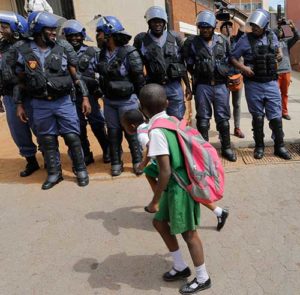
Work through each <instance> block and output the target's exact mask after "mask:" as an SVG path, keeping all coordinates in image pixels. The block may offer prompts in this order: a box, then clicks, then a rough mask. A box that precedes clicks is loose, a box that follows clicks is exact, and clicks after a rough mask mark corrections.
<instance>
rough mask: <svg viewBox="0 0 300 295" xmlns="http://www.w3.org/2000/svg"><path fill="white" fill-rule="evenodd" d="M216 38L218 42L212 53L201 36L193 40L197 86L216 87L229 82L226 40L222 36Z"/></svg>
mask: <svg viewBox="0 0 300 295" xmlns="http://www.w3.org/2000/svg"><path fill="white" fill-rule="evenodd" d="M215 36H216V37H217V38H218V40H217V42H216V44H215V46H214V47H213V49H212V53H210V52H209V50H208V49H207V47H206V46H205V44H204V41H203V40H202V39H201V37H200V36H196V37H195V38H194V40H193V45H194V47H195V53H194V54H195V67H194V75H193V76H194V77H193V78H194V79H195V83H197V84H198V83H200V84H209V85H215V84H223V83H226V82H227V76H228V72H229V67H228V62H227V61H226V52H227V49H226V40H225V39H224V38H223V37H222V36H220V35H215Z"/></svg>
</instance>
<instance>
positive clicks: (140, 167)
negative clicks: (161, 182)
mask: <svg viewBox="0 0 300 295" xmlns="http://www.w3.org/2000/svg"><path fill="white" fill-rule="evenodd" d="M145 164H146V163H145V162H144V161H143V162H141V163H140V165H139V167H138V168H139V169H140V170H144V168H145V167H146V165H147V164H146V165H145Z"/></svg>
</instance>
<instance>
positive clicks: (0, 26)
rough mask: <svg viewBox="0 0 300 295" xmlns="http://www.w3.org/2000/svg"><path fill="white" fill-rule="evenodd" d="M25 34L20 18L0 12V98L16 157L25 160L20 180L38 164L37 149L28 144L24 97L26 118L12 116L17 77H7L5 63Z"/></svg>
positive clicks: (8, 71)
mask: <svg viewBox="0 0 300 295" xmlns="http://www.w3.org/2000/svg"><path fill="white" fill-rule="evenodd" d="M27 33H28V25H27V21H26V19H25V18H24V17H22V16H21V15H18V14H16V13H14V12H10V11H0V34H1V36H2V40H1V44H0V60H1V70H0V76H1V77H0V79H1V83H0V84H1V85H0V87H1V89H0V92H1V93H0V95H3V102H4V105H5V109H6V118H7V123H8V127H9V130H10V133H11V136H12V138H13V140H14V142H15V144H16V145H17V147H18V149H19V152H20V155H21V156H22V157H25V158H26V161H27V165H26V168H25V170H24V171H21V172H20V176H21V177H26V176H29V175H31V174H32V173H33V172H35V171H36V170H38V169H39V164H38V162H37V160H36V157H35V155H36V152H37V147H36V145H35V144H34V143H33V141H32V133H31V130H34V128H33V124H32V109H31V106H30V102H29V99H27V98H24V100H23V102H24V107H25V108H26V113H27V116H28V118H27V119H26V122H21V121H20V120H19V119H18V118H17V116H16V104H15V103H14V101H13V98H12V96H13V89H14V86H15V85H16V84H17V77H16V76H15V75H11V72H12V67H11V66H12V65H11V64H10V63H8V61H7V56H8V52H9V49H10V48H11V47H12V46H13V44H14V43H16V42H17V41H19V40H21V39H24V38H25V37H26V34H27ZM34 131H35V130H34Z"/></svg>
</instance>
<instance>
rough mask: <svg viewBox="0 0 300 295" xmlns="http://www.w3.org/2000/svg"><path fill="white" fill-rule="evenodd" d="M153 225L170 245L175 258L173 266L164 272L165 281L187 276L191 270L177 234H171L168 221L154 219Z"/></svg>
mask: <svg viewBox="0 0 300 295" xmlns="http://www.w3.org/2000/svg"><path fill="white" fill-rule="evenodd" d="M153 226H154V227H155V229H156V230H157V231H158V232H159V234H160V235H161V237H162V239H163V240H164V242H165V244H166V246H167V247H168V249H169V251H170V254H171V256H172V259H173V268H172V269H171V270H170V271H168V272H166V273H164V275H163V279H164V280H165V281H176V280H178V279H182V278H187V277H188V276H190V275H191V271H190V269H189V268H188V266H187V264H186V263H185V261H184V260H183V258H182V254H181V251H180V249H179V246H178V241H177V238H176V236H175V235H171V233H170V226H169V224H168V222H167V221H158V220H155V219H154V220H153Z"/></svg>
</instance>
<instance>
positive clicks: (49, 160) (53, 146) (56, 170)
mask: <svg viewBox="0 0 300 295" xmlns="http://www.w3.org/2000/svg"><path fill="white" fill-rule="evenodd" d="M40 140H41V145H42V147H43V153H44V160H45V163H46V164H47V165H46V166H47V173H48V176H47V179H46V181H45V182H44V183H43V185H42V189H43V190H48V189H50V188H52V187H53V186H55V185H56V184H57V183H59V182H60V181H62V180H63V177H62V172H61V167H60V166H59V165H58V163H57V157H56V153H57V148H58V142H57V137H56V136H54V135H45V136H41V138H40Z"/></svg>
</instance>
